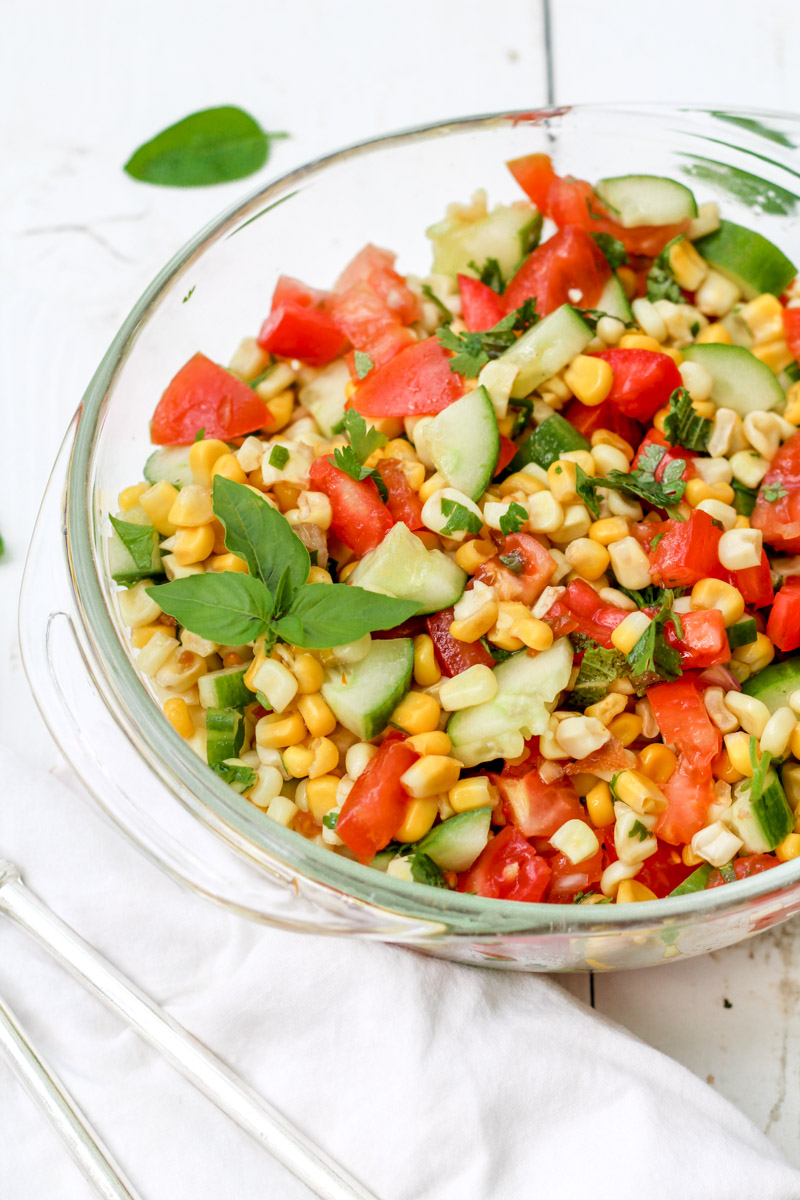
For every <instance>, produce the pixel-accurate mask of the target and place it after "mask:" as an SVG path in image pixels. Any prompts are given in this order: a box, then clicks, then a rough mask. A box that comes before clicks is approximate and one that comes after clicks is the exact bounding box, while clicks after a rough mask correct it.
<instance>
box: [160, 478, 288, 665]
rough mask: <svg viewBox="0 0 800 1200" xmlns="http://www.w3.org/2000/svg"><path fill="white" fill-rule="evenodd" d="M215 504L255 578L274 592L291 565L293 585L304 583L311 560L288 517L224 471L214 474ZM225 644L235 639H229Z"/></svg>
mask: <svg viewBox="0 0 800 1200" xmlns="http://www.w3.org/2000/svg"><path fill="white" fill-rule="evenodd" d="M212 505H213V509H214V515H215V516H216V517H217V518H218V519H219V520H220V521H221V522H222V524H223V526H224V528H225V545H226V547H227V548H228V550H230V552H231V554H237V555H238V556H239V558H242V559H244V561H245V562H246V563H247V568H248V570H249V572H250V575H251V576H252V577H253V578H254V579H261V580H262V581H263V582H264V583H265V584H266V586H267V588H268V589H269V591H270V592H271V593H272V594H273V595H274V594H275V592H276V590H277V588H278V584H279V582H280V578H281V576H282V574H283V572H284V570H285V569H286V568H288V570H289V579H290V581H291V585H292V587H293V588H299V587H302V585H303V584H304V583H305V581H306V580H307V579H308V573H309V571H310V570H311V560H310V559H309V557H308V550H306V548H305V546H304V545H303V543H302V542H301V541H300V538H299V537H298V536H297V534H296V533H295V532H294V530H293V529H292V527H291V525H290V524H289V522H288V521H287V520H286V517H284V516H283V515H282V514H281V513H279V512H278V511H277V510H276V509H274V508H272V506H271V505H270V504H268V503H267V501H266V500H264V499H263V497H261V496H257V495H256V494H255V492H251V491H250V488H249V487H247V486H246V485H245V484H243V483H234V481H233V480H232V479H226V478H225V477H224V476H223V475H215V476H214V491H213V496H212ZM173 615H174V614H173ZM213 640H214V641H219V639H218V638H214V639H213ZM226 644H234V643H231V642H230V639H226Z"/></svg>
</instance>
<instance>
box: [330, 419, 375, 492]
mask: <svg viewBox="0 0 800 1200" xmlns="http://www.w3.org/2000/svg"><path fill="white" fill-rule="evenodd" d="M344 428H345V431H346V433H347V436H348V437H349V438H350V445H349V446H344V447H342V446H337V448H336V449H335V450H334V452H333V460H334V463H335V464H336V466H337V467H338V468H339V470H340V471H344V473H345V474H346V475H349V476H350V478H351V479H355V480H357V481H358V482H361V480H362V479H372V480H373V481H374V482H375V486H376V487H377V489H378V491H379V492H380V495H381V499H382V500H386V499H387V497H388V494H389V493H388V492H387V490H386V484H385V483H384V482H383V479H382V478H381V475H380V472H379V471H376V470H374V469H373V468H370V467H365V466H364V463H365V462H366V461H367V459H368V458H369V456H370V455H371V454H372V453H373V452H374V451H375V450H377V449H379V447H381V446H384V445H385V444H386V442H387V441H388V438H387V437H386V434H385V433H379V432H378V430H377V429H375V428H374V427H372V426H370V427H369V428H367V422H366V421H365V420H364V418H363V417H362V415H361V413H360V412H357V411H356V409H354V408H349V409H348V410H347V412H346V413H345V417H344Z"/></svg>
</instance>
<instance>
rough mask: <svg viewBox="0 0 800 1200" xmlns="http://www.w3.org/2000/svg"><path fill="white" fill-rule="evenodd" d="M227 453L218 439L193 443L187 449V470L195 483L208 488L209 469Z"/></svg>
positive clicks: (209, 480)
mask: <svg viewBox="0 0 800 1200" xmlns="http://www.w3.org/2000/svg"><path fill="white" fill-rule="evenodd" d="M227 453H228V447H227V446H226V445H225V443H224V442H222V441H220V440H219V438H204V439H203V441H201V442H195V443H194V444H193V445H192V446H191V447H190V449H189V469H190V470H191V472H192V479H194V481H195V483H199V484H200V485H201V486H202V487H210V486H211V468H212V467H213V466H214V463H215V462H216V461H217V460H218V459H220V458H222V456H223V454H227Z"/></svg>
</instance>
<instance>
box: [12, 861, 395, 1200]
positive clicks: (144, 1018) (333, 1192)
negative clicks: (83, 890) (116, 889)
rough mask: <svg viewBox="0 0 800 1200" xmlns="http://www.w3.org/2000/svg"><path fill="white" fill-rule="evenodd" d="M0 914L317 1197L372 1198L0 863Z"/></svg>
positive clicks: (332, 1199) (335, 1199) (324, 1199)
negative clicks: (3, 914) (69, 973)
mask: <svg viewBox="0 0 800 1200" xmlns="http://www.w3.org/2000/svg"><path fill="white" fill-rule="evenodd" d="M0 912H4V913H5V914H6V915H7V916H9V917H12V918H13V919H14V920H15V921H16V922H17V924H18V925H20V926H21V927H22V928H23V929H24V930H25V931H26V932H27V933H29V934H31V936H32V937H34V938H35V939H36V941H38V942H39V943H40V944H41V945H42V946H44V948H45V949H46V950H48V951H49V952H50V953H51V954H52V955H53V956H54V957H55V958H56V959H57V960H58V961H59V962H60V963H61V964H62V965H63V966H65V967H67V968H68V969H69V970H70V971H71V972H72V974H73V975H75V976H76V977H77V978H78V979H79V980H80V981H81V982H82V983H84V984H85V985H86V986H87V987H88V988H89V989H90V990H91V991H92V992H94V993H95V995H97V996H98V997H99V998H100V999H101V1000H102V1001H103V1002H104V1003H105V1004H106V1005H107V1006H108V1007H109V1008H111V1009H112V1010H113V1011H114V1012H116V1013H118V1014H119V1015H120V1016H122V1017H124V1018H125V1020H126V1021H127V1022H128V1023H129V1024H130V1025H132V1026H133V1028H134V1029H135V1030H136V1031H137V1032H138V1033H139V1034H140V1035H141V1036H142V1037H143V1038H145V1040H146V1041H148V1042H150V1044H151V1045H152V1046H154V1047H155V1048H156V1049H157V1050H158V1051H159V1052H160V1053H161V1054H162V1055H163V1056H164V1057H165V1058H166V1059H167V1061H168V1062H169V1063H171V1064H172V1066H174V1067H176V1068H177V1070H179V1071H180V1072H181V1074H182V1075H184V1076H185V1077H186V1078H187V1079H188V1080H189V1081H190V1082H191V1083H192V1084H194V1086H195V1087H197V1088H198V1089H199V1090H200V1091H201V1092H203V1094H204V1095H205V1096H207V1097H208V1098H209V1099H210V1100H213V1102H214V1103H215V1104H216V1105H217V1107H218V1108H220V1109H222V1111H223V1112H224V1113H227V1115H228V1116H229V1117H232V1118H233V1120H234V1121H236V1122H237V1124H239V1125H240V1126H241V1127H242V1129H244V1130H245V1131H246V1132H247V1133H249V1134H250V1135H251V1136H252V1137H254V1138H255V1139H256V1141H258V1142H260V1143H261V1145H262V1146H263V1147H264V1148H265V1149H266V1150H268V1151H269V1152H270V1154H272V1156H273V1157H274V1158H276V1159H277V1160H278V1162H280V1163H282V1164H283V1165H284V1166H285V1167H286V1168H287V1169H288V1170H289V1171H291V1172H292V1174H293V1175H295V1176H296V1177H297V1178H298V1179H300V1180H301V1181H302V1182H303V1183H305V1184H306V1185H307V1187H309V1188H310V1189H311V1190H312V1191H313V1192H314V1193H315V1195H317V1196H320V1197H322V1200H376V1197H375V1196H374V1194H373V1193H372V1192H370V1191H368V1190H367V1189H366V1188H364V1187H363V1186H362V1185H361V1184H360V1183H359V1182H358V1181H357V1180H355V1179H353V1178H352V1176H350V1175H348V1174H347V1172H346V1171H344V1170H343V1169H342V1168H341V1167H340V1166H339V1165H338V1164H337V1163H336V1162H334V1160H333V1159H332V1158H329V1157H328V1155H327V1154H325V1153H324V1151H322V1150H320V1149H319V1148H318V1147H317V1146H315V1145H314V1143H313V1142H311V1141H310V1140H309V1139H308V1138H307V1137H306V1136H305V1134H303V1133H301V1131H300V1130H299V1129H296V1128H295V1127H294V1126H293V1125H292V1124H291V1123H290V1122H289V1121H287V1120H286V1118H285V1117H284V1116H283V1115H282V1114H281V1113H280V1112H278V1110H277V1109H275V1108H273V1107H272V1106H271V1105H270V1104H268V1103H267V1102H266V1101H265V1100H263V1099H262V1098H261V1097H260V1096H259V1095H258V1094H257V1093H256V1092H254V1091H253V1090H252V1089H251V1088H250V1087H248V1086H247V1084H245V1083H244V1081H243V1080H241V1079H240V1078H239V1076H238V1075H236V1074H235V1073H234V1072H233V1071H231V1070H230V1068H228V1067H226V1066H225V1064H224V1063H222V1062H220V1060H219V1059H218V1058H216V1057H215V1055H213V1054H212V1053H211V1051H210V1050H207V1049H206V1047H205V1046H203V1045H202V1043H201V1042H198V1041H197V1039H196V1038H194V1037H192V1035H191V1034H189V1033H187V1032H186V1030H185V1029H184V1028H183V1026H181V1025H179V1024H178V1022H177V1021H175V1020H173V1018H172V1017H171V1016H169V1014H168V1013H165V1012H164V1011H163V1010H162V1009H160V1008H159V1007H158V1006H157V1005H155V1004H154V1003H153V1002H152V1000H150V999H149V998H148V997H147V996H146V995H145V994H144V992H142V991H141V990H140V989H139V988H137V987H136V985H135V984H133V983H131V982H130V981H129V980H128V979H126V978H125V976H124V975H122V973H121V972H120V971H118V970H117V969H116V968H115V967H113V966H112V965H111V964H110V963H108V962H106V960H105V959H104V958H103V957H102V956H101V955H100V954H98V953H97V951H96V950H94V949H93V948H92V947H91V946H90V945H89V944H88V942H85V941H84V940H83V938H81V937H80V936H79V934H77V933H75V931H74V930H72V929H70V927H69V926H68V925H66V924H65V923H64V922H63V921H62V920H61V919H60V918H59V917H57V916H56V915H55V913H53V912H51V911H50V909H48V908H47V906H46V905H44V904H43V903H42V902H41V901H40V900H39V899H38V898H37V897H36V896H35V895H34V894H33V893H32V892H29V891H28V889H27V888H26V887H25V885H24V884H23V882H22V880H21V879H20V878H19V875H18V873H17V872H16V870H15V868H14V867H13V866H12V865H11V864H8V863H5V862H0Z"/></svg>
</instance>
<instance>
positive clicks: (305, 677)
mask: <svg viewBox="0 0 800 1200" xmlns="http://www.w3.org/2000/svg"><path fill="white" fill-rule="evenodd" d="M292 673H293V675H294V677H295V679H296V680H297V690H298V691H299V692H300V693H301V694H302V695H303V696H310V695H311V694H312V693H313V692H318V691H319V689H320V688H321V687H322V681H323V679H324V678H325V672H324V671H323V669H322V663H321V662H320V661H319V659H317V658H314V655H313V654H298V656H297V658H296V659H295V660H294V666H293V667H292Z"/></svg>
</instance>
